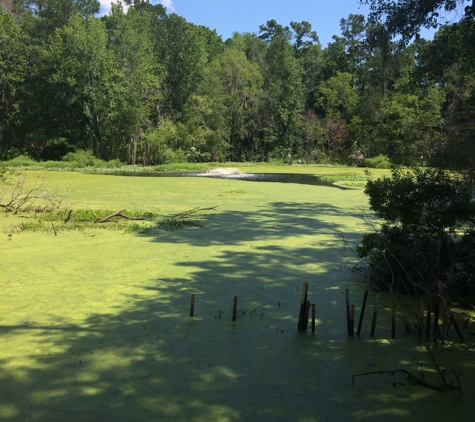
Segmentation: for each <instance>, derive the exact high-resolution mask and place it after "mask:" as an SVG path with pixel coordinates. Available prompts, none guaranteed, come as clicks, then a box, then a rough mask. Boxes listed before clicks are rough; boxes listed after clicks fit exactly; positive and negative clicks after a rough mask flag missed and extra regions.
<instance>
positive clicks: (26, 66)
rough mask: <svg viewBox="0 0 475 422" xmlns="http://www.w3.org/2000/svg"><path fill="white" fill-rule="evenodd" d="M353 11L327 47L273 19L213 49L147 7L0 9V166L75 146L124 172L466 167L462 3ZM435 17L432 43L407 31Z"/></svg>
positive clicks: (298, 26) (468, 17)
mask: <svg viewBox="0 0 475 422" xmlns="http://www.w3.org/2000/svg"><path fill="white" fill-rule="evenodd" d="M355 1H356V0H355ZM362 2H363V3H365V2H366V3H371V8H370V14H369V16H368V17H365V16H363V15H350V16H348V17H346V18H342V19H341V22H340V28H341V33H340V34H337V35H335V36H334V37H333V40H332V42H330V43H329V44H328V45H327V46H322V45H321V44H320V42H319V39H318V28H312V26H311V25H310V23H309V22H306V21H303V22H290V23H288V25H283V24H282V23H278V22H276V21H275V20H273V19H270V20H268V21H267V22H265V23H263V24H262V25H261V26H260V28H256V33H234V35H233V36H232V38H230V39H227V40H222V39H221V37H220V36H218V35H217V34H216V32H215V31H214V30H211V29H209V28H206V27H204V26H199V25H195V24H193V23H191V22H187V21H186V20H185V19H184V18H183V17H181V16H178V15H177V14H174V13H168V11H167V10H166V9H165V8H164V7H163V6H162V5H160V4H156V5H152V4H151V3H149V2H148V1H143V0H137V1H135V2H131V4H130V7H129V8H128V9H127V10H126V11H124V9H123V7H122V4H121V3H120V2H118V3H116V4H113V5H112V8H111V11H110V12H109V14H108V15H106V16H103V17H100V18H99V17H97V16H96V15H97V12H98V10H99V3H98V2H97V1H96V0H35V1H26V0H1V3H0V5H1V6H0V159H3V160H5V159H9V158H13V157H15V156H18V155H20V154H25V155H29V156H31V157H33V158H35V159H37V160H60V159H62V157H64V156H66V154H68V153H71V152H75V151H80V150H84V151H91V152H92V153H93V154H94V155H95V156H96V157H97V158H100V159H103V160H112V159H118V160H121V161H123V162H127V163H133V164H162V163H167V162H173V161H175V162H178V161H225V160H226V161H227V160H232V161H266V160H275V159H286V160H289V161H292V160H295V161H297V160H300V162H305V163H321V162H323V163H325V162H335V163H344V164H361V162H362V157H363V158H372V157H378V156H381V155H382V156H385V157H387V158H388V159H389V160H390V161H391V162H392V163H394V164H404V165H421V164H423V165H431V166H443V167H458V168H461V167H463V168H467V167H471V168H473V167H474V165H475V143H474V141H473V139H474V131H475V127H474V123H473V122H474V121H475V119H474V117H475V95H474V94H475V74H474V66H473V64H474V58H475V54H474V51H475V48H474V35H473V34H475V25H474V13H473V7H472V5H471V4H470V2H452V1H449V0H446V1H439V0H430V1H429V0H427V1H424V2H410V1H406V0H404V1H399V2H389V1H385V0H373V1H365V0H362ZM455 3H457V4H458V5H459V6H460V4H461V3H464V4H465V3H466V6H467V7H466V8H465V9H464V15H463V17H462V19H460V21H459V22H456V23H447V24H446V23H443V22H442V24H441V22H440V21H439V20H438V19H437V18H438V15H437V13H438V12H437V11H438V10H439V9H440V8H442V9H444V8H445V9H447V10H452V8H453V7H455V6H454V5H455ZM415 5H419V6H417V7H415ZM422 6H424V8H422ZM401 7H406V8H407V7H409V9H405V10H409V11H410V13H406V14H401V10H403V9H401ZM402 17H404V18H405V20H404V19H402ZM382 18H384V19H382ZM381 22H382V23H381ZM439 24H441V25H440V27H439V29H438V32H437V33H436V35H435V37H434V39H433V40H424V39H421V38H420V37H414V35H417V33H418V29H417V28H419V27H421V26H431V25H432V26H433V25H439ZM401 36H402V39H403V40H404V42H403V43H401Z"/></svg>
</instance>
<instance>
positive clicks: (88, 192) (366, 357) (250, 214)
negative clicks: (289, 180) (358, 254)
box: [0, 167, 475, 422]
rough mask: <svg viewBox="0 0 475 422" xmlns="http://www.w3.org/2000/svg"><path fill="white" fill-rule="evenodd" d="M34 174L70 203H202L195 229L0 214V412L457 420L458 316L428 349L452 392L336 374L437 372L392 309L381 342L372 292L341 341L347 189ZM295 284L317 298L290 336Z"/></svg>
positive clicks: (468, 377) (73, 417) (1, 415)
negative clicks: (56, 223) (454, 328)
mask: <svg viewBox="0 0 475 422" xmlns="http://www.w3.org/2000/svg"><path fill="white" fill-rule="evenodd" d="M243 170H244V171H249V169H243ZM294 170H295V169H294ZM259 171H262V170H260V169H259V170H257V169H256V168H255V167H254V168H252V172H259ZM278 172H282V169H281V168H279V169H278ZM328 172H329V171H328V170H327V169H325V171H323V173H328ZM335 172H339V173H344V172H345V170H344V169H343V170H342V169H341V168H339V169H336V171H335ZM35 175H36V173H33V172H32V173H30V174H29V175H28V176H29V177H35ZM46 181H47V185H48V188H49V189H56V190H58V191H66V192H67V199H66V203H65V206H67V207H69V208H71V209H94V210H95V209H108V210H120V209H124V208H126V209H130V210H140V211H147V212H153V213H158V214H160V215H163V216H164V217H167V216H168V217H169V216H171V215H175V214H177V213H180V212H184V211H187V210H189V209H192V208H194V207H202V208H208V207H214V206H217V208H216V209H215V210H209V211H206V212H203V213H202V214H201V215H200V216H199V220H200V222H201V225H202V227H199V226H192V227H184V228H181V229H176V230H172V231H166V230H160V229H158V230H156V231H153V232H150V233H149V234H137V233H136V234H134V233H124V231H123V230H102V229H99V228H94V227H92V228H87V229H86V230H64V231H59V232H58V233H57V235H55V234H54V233H53V232H51V231H37V232H29V231H23V232H16V231H14V230H13V231H12V230H11V228H12V227H14V226H15V225H18V224H21V222H22V221H23V220H25V218H24V217H21V216H12V215H9V216H8V217H7V216H5V215H2V216H1V217H0V225H1V230H0V283H1V295H0V365H1V366H0V420H1V421H5V422H10V421H26V420H28V421H48V422H50V421H114V422H116V421H159V420H160V421H162V420H163V421H194V422H198V421H203V422H211V421H236V422H237V421H318V422H325V421H382V420H384V421H416V420H417V421H419V420H424V419H425V418H430V420H432V421H446V420H460V421H462V420H471V419H472V418H473V413H474V412H475V404H474V401H473V394H474V391H475V390H474V388H475V382H474V381H473V379H474V378H475V363H474V362H475V359H474V357H475V354H474V353H475V347H474V342H473V336H471V335H470V331H475V329H474V328H473V322H472V323H471V325H470V324H469V325H468V326H467V328H466V329H464V334H465V336H466V339H467V343H466V344H464V345H462V344H459V343H458V341H457V337H456V336H455V334H454V333H452V336H451V337H450V340H451V341H449V342H447V343H446V345H445V346H440V345H439V346H437V347H436V349H435V353H436V355H437V357H438V358H439V359H440V361H441V364H442V365H444V366H445V367H447V368H448V369H449V368H450V367H452V368H453V369H454V370H456V371H460V372H462V373H463V375H462V377H461V381H462V386H463V388H464V390H465V393H464V394H462V395H461V394H458V393H441V392H438V391H433V390H430V389H427V388H423V387H419V386H396V387H394V386H393V382H394V381H400V382H404V378H403V377H402V376H399V375H396V376H394V377H391V376H389V375H381V376H379V375H376V376H369V377H360V378H357V379H356V382H355V385H353V384H352V378H351V375H352V374H355V373H362V372H369V371H378V370H392V369H401V368H403V369H406V370H410V371H413V372H414V373H417V371H418V363H417V360H416V359H418V360H419V361H421V362H424V363H425V365H426V377H427V378H428V379H430V380H431V381H433V382H435V383H437V381H438V380H437V377H436V376H435V375H434V373H433V371H431V370H430V368H429V360H428V357H427V355H426V354H425V353H424V352H423V351H422V350H421V349H420V348H418V347H417V346H418V343H417V341H416V340H415V338H414V337H413V336H412V335H411V334H407V333H405V330H404V324H403V321H402V316H401V315H399V314H398V326H397V338H396V340H388V339H389V338H390V325H389V321H390V319H389V318H390V317H389V311H388V307H389V304H390V301H389V299H387V298H384V297H383V299H382V309H381V311H380V313H379V316H378V318H379V319H378V325H377V329H376V336H375V338H374V339H371V338H370V336H369V330H370V328H369V324H370V319H371V318H370V310H372V304H373V303H374V297H375V293H374V292H371V293H370V298H369V305H371V306H368V310H367V315H366V318H365V321H364V326H363V331H362V334H361V336H360V337H356V336H355V337H353V338H351V337H348V336H347V333H346V314H345V295H344V291H345V289H346V288H349V289H350V297H351V301H352V303H355V305H356V308H357V311H358V310H359V307H360V304H361V299H362V295H363V290H364V279H363V276H362V274H361V273H359V272H352V271H350V267H351V262H348V261H347V259H346V258H347V257H349V258H350V259H351V252H350V251H349V250H348V248H346V247H345V245H344V243H343V242H342V241H341V236H343V237H344V238H345V239H346V240H347V242H349V244H353V245H354V244H355V243H356V242H357V241H358V239H359V238H360V236H361V234H362V232H363V231H364V230H365V225H364V224H363V222H362V220H361V212H362V209H363V208H364V207H365V205H366V200H365V197H364V195H363V193H362V191H361V190H345V191H343V190H338V189H335V188H330V187H320V186H301V185H293V184H272V183H256V182H245V181H236V180H221V179H219V180H218V179H207V178H154V177H120V176H101V175H88V174H81V173H56V172H51V173H48V174H47V179H46ZM30 218H32V217H30ZM8 234H11V236H8ZM304 281H308V283H309V300H310V301H311V302H312V303H315V304H316V332H315V334H312V333H311V332H310V330H309V331H308V332H307V333H299V332H297V321H298V312H299V306H300V298H301V289H302V284H303V282H304ZM191 294H195V295H196V299H195V315H194V317H193V318H190V316H189V305H190V295H191ZM235 295H237V296H238V318H237V320H236V322H232V320H231V319H232V318H231V308H232V304H233V297H234V296H235ZM461 325H463V321H462V322H461ZM450 365H451V366H450Z"/></svg>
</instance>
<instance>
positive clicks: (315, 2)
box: [100, 0, 433, 47]
mask: <svg viewBox="0 0 475 422" xmlns="http://www.w3.org/2000/svg"><path fill="white" fill-rule="evenodd" d="M100 2H101V5H102V8H101V11H102V13H107V10H108V8H109V5H110V0H100ZM152 3H154V4H155V3H162V4H163V5H164V6H165V7H167V9H168V12H169V13H177V14H178V15H180V16H183V17H184V18H185V19H186V20H187V21H188V22H192V23H194V24H196V25H204V26H207V27H208V28H210V29H216V32H217V33H218V35H221V36H222V37H223V40H226V39H227V38H229V37H231V36H232V33H233V32H255V33H258V32H259V25H263V24H265V23H266V22H267V21H268V20H270V19H275V20H276V21H277V22H278V23H279V24H281V25H283V26H286V25H289V24H290V22H291V21H295V22H301V21H304V20H305V21H308V22H310V23H311V24H312V28H313V30H315V31H317V34H318V36H319V38H320V42H321V44H322V46H324V47H325V46H326V45H327V44H328V43H329V42H331V41H332V36H333V35H340V19H341V18H347V17H348V15H349V14H351V13H361V14H363V15H366V14H367V12H368V8H367V6H360V4H359V3H358V0H330V1H329V0H160V1H158V0H152ZM421 35H422V36H423V37H424V38H428V39H432V36H433V31H429V32H428V31H422V32H421Z"/></svg>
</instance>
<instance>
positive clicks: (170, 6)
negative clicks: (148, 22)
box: [160, 0, 175, 12]
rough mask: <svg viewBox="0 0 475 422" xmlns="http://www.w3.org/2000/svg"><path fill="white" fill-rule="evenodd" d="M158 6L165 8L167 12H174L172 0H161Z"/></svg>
mask: <svg viewBox="0 0 475 422" xmlns="http://www.w3.org/2000/svg"><path fill="white" fill-rule="evenodd" d="M160 4H161V5H163V6H165V7H166V8H167V11H168V12H174V11H175V6H174V5H173V0H161V1H160Z"/></svg>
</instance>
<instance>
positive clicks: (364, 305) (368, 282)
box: [356, 272, 371, 336]
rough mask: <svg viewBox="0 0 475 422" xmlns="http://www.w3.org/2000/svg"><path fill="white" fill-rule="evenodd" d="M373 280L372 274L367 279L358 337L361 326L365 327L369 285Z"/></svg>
mask: <svg viewBox="0 0 475 422" xmlns="http://www.w3.org/2000/svg"><path fill="white" fill-rule="evenodd" d="M370 280H371V272H369V273H368V278H367V279H366V288H365V291H364V296H363V304H362V305H361V312H360V319H359V321H358V330H357V331H356V335H357V336H359V335H360V333H361V326H362V325H363V317H364V311H365V308H366V301H367V300H368V291H369V285H370V282H371V281H370Z"/></svg>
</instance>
